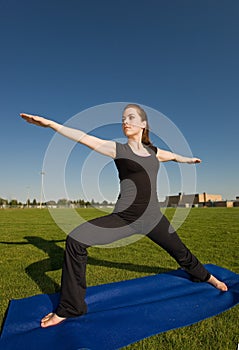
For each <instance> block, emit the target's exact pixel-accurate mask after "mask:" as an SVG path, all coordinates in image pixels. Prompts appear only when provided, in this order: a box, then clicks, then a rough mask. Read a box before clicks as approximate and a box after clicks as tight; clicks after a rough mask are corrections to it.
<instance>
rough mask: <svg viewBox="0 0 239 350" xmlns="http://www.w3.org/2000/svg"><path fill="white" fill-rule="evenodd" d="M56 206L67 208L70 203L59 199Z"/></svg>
mask: <svg viewBox="0 0 239 350" xmlns="http://www.w3.org/2000/svg"><path fill="white" fill-rule="evenodd" d="M57 205H58V206H59V207H68V206H69V205H70V201H68V200H67V199H65V198H61V199H59V200H58V202H57Z"/></svg>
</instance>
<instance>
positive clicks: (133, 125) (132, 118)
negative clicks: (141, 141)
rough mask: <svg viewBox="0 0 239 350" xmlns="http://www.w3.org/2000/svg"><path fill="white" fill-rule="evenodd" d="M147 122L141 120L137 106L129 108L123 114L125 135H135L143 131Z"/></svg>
mask: <svg viewBox="0 0 239 350" xmlns="http://www.w3.org/2000/svg"><path fill="white" fill-rule="evenodd" d="M145 127H146V122H145V121H142V120H141V117H140V115H139V114H138V112H137V110H136V109H135V108H127V109H126V110H125V111H124V113H123V116H122V129H123V132H124V134H125V136H127V137H128V136H133V135H137V134H140V133H142V130H143V129H144V128H145Z"/></svg>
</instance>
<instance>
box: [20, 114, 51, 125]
mask: <svg viewBox="0 0 239 350" xmlns="http://www.w3.org/2000/svg"><path fill="white" fill-rule="evenodd" d="M20 116H21V117H22V118H23V119H25V120H26V121H27V122H28V123H30V124H35V125H37V126H42V127H44V128H47V127H49V126H50V124H51V122H52V121H51V120H49V119H45V118H43V117H38V116H37V115H31V114H26V113H20Z"/></svg>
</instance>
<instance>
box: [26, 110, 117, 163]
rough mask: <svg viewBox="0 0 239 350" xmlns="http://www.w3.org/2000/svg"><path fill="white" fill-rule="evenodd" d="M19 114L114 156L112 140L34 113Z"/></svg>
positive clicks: (28, 120)
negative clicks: (103, 138)
mask: <svg viewBox="0 0 239 350" xmlns="http://www.w3.org/2000/svg"><path fill="white" fill-rule="evenodd" d="M20 116H21V117H22V118H23V119H25V120H26V121H27V122H28V123H30V124H34V125H38V126H42V127H45V128H51V129H53V130H55V131H56V132H58V133H59V134H61V135H63V136H65V137H67V138H69V139H71V140H73V141H76V142H79V143H82V144H83V145H85V146H88V147H90V148H91V149H93V150H95V151H97V152H99V153H101V154H104V155H105V156H109V157H111V158H115V157H116V144H115V142H114V141H108V140H102V139H100V138H98V137H95V136H92V135H88V134H86V133H85V132H83V131H81V130H78V129H73V128H69V127H66V126H63V125H61V124H59V123H56V122H54V121H52V120H50V119H46V118H43V117H39V116H36V115H31V114H25V113H21V114H20Z"/></svg>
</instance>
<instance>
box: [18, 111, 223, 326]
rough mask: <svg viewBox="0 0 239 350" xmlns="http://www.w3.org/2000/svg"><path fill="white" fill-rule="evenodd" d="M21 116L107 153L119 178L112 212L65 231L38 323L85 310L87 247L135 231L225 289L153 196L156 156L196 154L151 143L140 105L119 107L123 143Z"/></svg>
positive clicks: (198, 277) (49, 323) (183, 159)
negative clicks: (57, 290)
mask: <svg viewBox="0 0 239 350" xmlns="http://www.w3.org/2000/svg"><path fill="white" fill-rule="evenodd" d="M21 117H22V118H24V119H25V120H26V121H27V122H29V123H32V124H35V125H38V126H42V127H50V128H52V129H53V130H55V131H56V132H58V133H60V134H62V135H63V136H65V137H67V138H70V139H72V140H74V141H77V142H80V143H82V144H84V145H86V146H88V147H90V148H91V149H93V150H95V151H97V152H99V153H101V154H103V155H106V156H109V157H111V158H112V159H113V160H114V162H115V165H116V167H117V169H118V172H119V178H120V195H119V198H118V200H117V203H116V205H115V208H114V210H113V212H112V213H111V214H109V215H106V216H103V217H100V218H96V219H93V220H89V221H88V222H85V223H83V224H81V225H79V226H78V227H76V228H75V229H74V230H73V231H72V232H71V233H70V234H69V235H68V237H67V240H66V250H65V257H64V264H63V269H62V280H61V294H60V302H59V305H58V307H57V309H56V310H55V312H51V313H50V314H48V315H46V316H45V317H44V318H43V319H42V320H41V327H43V328H46V327H49V326H54V325H57V324H59V323H61V322H63V321H64V320H65V319H67V318H70V317H76V316H79V315H83V314H85V313H86V312H87V305H86V303H85V292H86V262H87V248H88V247H90V246H93V245H100V244H107V243H110V242H113V241H116V240H118V239H121V238H124V237H128V236H131V235H133V234H135V233H141V234H147V236H148V237H149V238H150V239H151V240H152V241H153V242H155V243H156V244H158V245H159V246H161V247H162V248H164V249H165V250H166V251H167V252H168V253H169V254H170V255H171V256H172V257H173V258H174V259H175V260H176V261H177V262H178V263H179V265H180V266H181V267H182V268H184V269H185V270H186V271H187V272H188V273H189V274H190V275H191V276H192V278H193V279H194V280H197V281H201V282H208V283H210V284H212V285H213V286H214V287H216V288H217V289H219V290H221V291H227V286H226V284H225V283H223V282H222V281H219V280H218V279H217V278H216V277H215V276H213V275H211V274H210V273H209V272H208V271H207V270H206V269H205V267H204V266H203V265H202V264H201V263H200V262H199V261H198V259H197V258H196V257H195V256H194V255H193V254H192V253H191V252H190V251H189V249H188V248H187V247H186V246H185V245H184V244H183V243H182V241H181V240H180V238H179V237H178V235H177V233H176V232H175V230H174V229H173V227H172V226H171V225H170V223H169V221H168V220H167V219H166V217H165V216H164V215H163V214H162V213H161V212H160V209H159V203H158V199H157V192H156V177H157V172H158V169H159V164H160V162H167V161H175V162H180V163H189V164H195V163H200V162H201V160H200V159H199V158H187V157H183V156H180V155H178V154H174V153H171V152H169V151H165V150H162V149H160V148H157V147H155V146H153V145H152V144H151V142H150V140H149V135H148V129H149V126H148V121H147V115H146V113H145V111H144V110H143V109H142V108H141V107H140V106H138V105H135V104H129V105H127V106H126V107H125V109H124V111H123V117H122V129H123V132H124V134H125V136H126V137H127V139H128V142H127V143H126V144H121V143H118V142H115V141H108V140H102V139H100V138H98V137H95V136H91V135H88V134H86V133H84V132H83V131H80V130H76V129H72V128H68V127H65V126H62V125H60V124H58V123H56V122H54V121H51V120H48V119H45V118H42V117H38V116H34V115H29V114H24V113H22V114H21Z"/></svg>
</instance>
